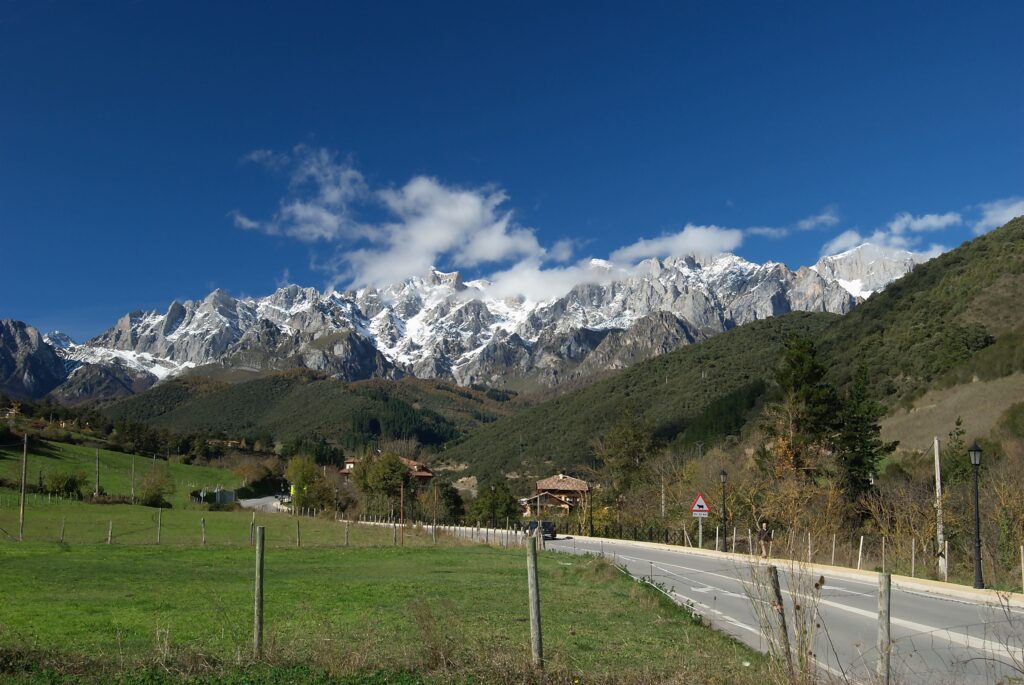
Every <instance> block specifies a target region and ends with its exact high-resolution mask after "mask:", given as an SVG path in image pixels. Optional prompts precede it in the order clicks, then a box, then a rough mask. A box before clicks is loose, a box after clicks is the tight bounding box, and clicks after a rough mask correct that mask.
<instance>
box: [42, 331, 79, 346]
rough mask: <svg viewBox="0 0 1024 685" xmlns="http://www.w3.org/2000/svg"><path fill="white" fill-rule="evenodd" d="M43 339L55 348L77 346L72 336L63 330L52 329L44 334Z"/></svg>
mask: <svg viewBox="0 0 1024 685" xmlns="http://www.w3.org/2000/svg"><path fill="white" fill-rule="evenodd" d="M43 341H44V342H46V344H47V345H49V346H50V347H52V348H53V349H55V350H66V349H68V348H69V347H74V346H75V344H76V343H75V341H74V340H72V339H71V336H70V335H68V334H67V333H63V332H61V331H51V332H49V333H47V334H46V335H44V336H43Z"/></svg>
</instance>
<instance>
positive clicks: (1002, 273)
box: [445, 218, 1024, 477]
mask: <svg viewBox="0 0 1024 685" xmlns="http://www.w3.org/2000/svg"><path fill="white" fill-rule="evenodd" d="M1021 297H1024V218H1021V219H1015V220H1014V221H1011V222H1010V223H1008V224H1007V225H1005V226H1003V227H1002V228H1000V229H997V230H996V231H993V232H992V233H990V234H988V235H984V236H981V237H979V238H977V239H975V240H973V241H971V242H969V243H965V244H964V245H963V246H961V247H960V248H958V249H956V250H953V251H951V252H949V253H946V254H944V255H941V256H940V257H938V258H936V259H934V260H932V261H930V262H928V263H926V264H923V265H920V266H918V267H917V268H915V269H914V271H912V272H911V273H910V274H908V275H907V276H906V277H904V278H902V279H900V280H899V281H896V282H895V283H893V284H892V285H890V286H889V287H888V288H887V289H886V290H885V291H883V292H882V293H879V294H877V295H874V296H872V297H871V298H869V299H868V301H867V302H865V303H863V304H862V305H860V306H859V307H857V308H856V309H855V310H854V311H853V312H851V313H850V314H847V315H846V316H843V317H839V316H834V315H828V314H806V313H791V314H786V315H784V316H780V317H776V318H774V319H768V320H765V321H760V322H755V323H752V324H748V325H745V326H741V327H739V328H737V329H734V330H731V331H728V332H726V333H723V334H721V335H719V336H717V337H715V338H712V339H711V340H709V341H706V342H703V343H700V344H698V345H693V346H690V347H685V348H680V349H677V350H675V351H673V352H671V353H669V354H666V355H664V356H662V357H658V358H655V359H652V360H649V361H646V362H643V363H640V364H638V365H636V366H634V367H632V368H630V369H628V370H626V371H624V372H622V373H620V374H618V375H616V376H614V377H611V378H608V379H605V380H603V381H599V382H597V383H594V384H593V385H591V386H589V387H586V388H583V389H580V390H577V391H574V392H572V393H570V394H567V395H565V396H562V397H559V398H556V399H553V400H549V401H547V402H544V403H542V404H539V405H537V406H535V407H532V408H530V409H528V410H526V411H523V412H521V413H520V414H517V415H515V416H512V417H508V418H505V419H502V420H500V421H498V422H496V423H493V424H490V425H486V426H483V427H481V428H479V429H477V430H476V431H474V432H473V433H472V434H471V435H470V436H468V438H466V439H465V440H463V441H462V442H461V443H460V444H458V445H456V446H454V447H450V448H449V449H448V450H447V452H446V455H445V456H446V457H449V458H450V459H451V460H452V461H453V462H461V463H467V464H470V465H471V467H470V468H471V470H472V471H473V472H474V473H475V474H477V475H484V476H485V477H486V476H491V477H498V476H501V475H503V474H507V473H516V474H520V475H530V476H534V475H542V474H547V473H550V472H551V471H554V470H580V468H581V467H583V466H587V465H591V464H592V463H593V459H594V456H593V449H592V444H593V442H594V440H595V438H598V437H600V436H601V435H603V434H604V433H606V432H607V430H608V429H609V428H611V427H612V426H613V425H614V424H615V423H616V422H618V421H619V420H620V419H621V418H622V417H623V416H625V415H630V414H632V415H634V416H635V417H636V418H638V419H640V420H641V421H642V422H646V423H647V424H649V426H650V428H651V430H652V433H653V435H654V437H655V438H656V439H657V440H659V441H661V442H663V443H669V444H670V445H674V446H675V447H676V448H677V449H681V448H685V449H692V447H693V446H694V445H695V444H696V442H697V441H701V442H704V443H705V446H708V445H710V444H712V443H714V442H719V441H721V440H722V439H723V438H725V437H726V436H728V435H738V434H739V433H740V432H741V431H742V429H743V427H744V425H745V424H746V423H747V421H748V419H749V418H751V417H752V416H754V415H755V414H756V412H751V411H750V410H751V409H753V408H754V407H755V406H756V404H757V402H758V398H759V397H760V395H761V393H763V392H765V391H766V390H768V391H770V386H769V385H768V384H766V382H767V380H768V379H769V378H770V376H771V373H772V371H773V369H774V367H775V366H776V364H777V360H778V350H779V345H780V343H781V342H782V341H783V340H784V339H785V338H786V337H787V336H790V335H797V336H802V337H807V338H809V339H811V340H813V341H815V343H816V345H817V347H818V352H819V356H820V360H821V363H822V364H823V366H824V367H825V368H826V369H827V370H828V376H829V378H830V380H831V381H832V382H833V383H835V384H836V385H837V386H838V387H840V388H844V387H846V386H847V385H848V384H849V382H850V379H851V378H852V376H853V374H854V372H855V370H856V369H857V368H858V367H860V366H862V365H863V366H865V367H866V368H867V369H868V377H869V379H870V383H871V392H872V395H873V396H874V397H875V398H876V399H879V400H882V401H884V402H886V403H887V404H889V405H890V406H894V405H896V404H898V403H900V402H902V403H905V404H906V403H910V402H912V401H913V399H914V398H915V397H917V396H919V395H920V394H921V393H923V392H925V391H926V390H927V389H928V388H930V387H932V386H945V387H948V386H950V385H955V384H956V383H959V382H965V381H970V380H973V379H974V378H981V379H994V378H1001V377H1004V376H1007V375H1009V374H1011V373H1013V372H1015V371H1021V370H1024V345H1022V341H1024V307H1022V306H1021V305H1020V302H1021ZM1004 410H1005V407H996V408H995V411H996V416H999V415H1000V414H1001V413H1002V412H1003V411H1004Z"/></svg>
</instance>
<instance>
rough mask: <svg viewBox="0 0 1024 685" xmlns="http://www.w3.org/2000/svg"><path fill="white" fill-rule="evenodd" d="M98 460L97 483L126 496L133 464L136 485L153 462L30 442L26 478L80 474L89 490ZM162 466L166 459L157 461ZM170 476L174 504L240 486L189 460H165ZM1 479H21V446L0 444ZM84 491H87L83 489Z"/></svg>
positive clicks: (225, 475) (78, 447) (231, 478)
mask: <svg viewBox="0 0 1024 685" xmlns="http://www.w3.org/2000/svg"><path fill="white" fill-rule="evenodd" d="M97 456H99V462H100V486H101V487H102V488H103V490H104V491H105V492H106V493H107V494H108V495H123V496H128V495H130V494H131V491H132V470H133V464H134V471H135V486H136V488H138V487H139V484H140V482H141V480H142V478H143V477H144V475H145V474H146V471H147V470H148V469H149V468H150V467H151V466H152V464H153V463H154V462H153V460H152V459H150V458H149V457H142V456H139V457H134V456H132V455H131V454H125V453H123V452H115V451H113V450H105V449H97V448H94V447H87V446H84V445H72V444H69V443H60V442H47V441H39V442H33V447H32V449H31V450H29V454H28V479H29V482H31V483H33V484H38V483H39V482H45V481H46V479H47V477H48V476H49V475H51V474H56V473H61V474H76V473H78V474H82V475H84V476H85V482H86V484H87V487H86V488H85V490H87V491H88V492H90V493H91V492H92V489H91V488H92V487H94V485H95V482H96V481H95V474H96V457H97ZM155 463H158V464H159V465H161V467H162V466H163V464H165V463H166V462H164V461H162V460H160V461H158V462H155ZM167 468H168V470H169V473H170V477H171V479H172V480H173V482H174V492H173V493H172V494H170V495H169V496H168V498H167V499H168V501H170V502H171V504H173V505H174V507H175V508H180V507H182V506H185V505H186V504H187V503H188V494H189V492H191V491H192V490H197V489H201V488H209V489H212V488H215V487H217V486H218V485H219V486H221V487H223V488H227V489H235V488H238V487H241V485H242V479H241V478H240V477H239V476H236V475H235V474H233V473H232V472H231V471H228V470H227V469H221V468H216V467H212V466H193V465H190V464H175V463H169V464H167ZM0 480H4V481H7V482H9V483H18V482H19V481H20V480H21V449H20V448H18V447H4V448H0ZM83 494H88V493H85V492H83Z"/></svg>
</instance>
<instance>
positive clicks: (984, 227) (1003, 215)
mask: <svg viewBox="0 0 1024 685" xmlns="http://www.w3.org/2000/svg"><path fill="white" fill-rule="evenodd" d="M978 209H980V210H981V218H980V219H978V221H977V222H976V223H975V224H974V226H973V227H972V230H973V231H974V233H975V235H981V234H982V233H988V232H989V231H991V230H992V229H993V228H999V227H1000V226H1002V225H1003V224H1005V223H1007V222H1008V221H1010V220H1011V219H1015V218H1017V217H1018V216H1024V197H1007V198H1003V199H1002V200H995V201H993V202H984V203H982V204H980V205H978Z"/></svg>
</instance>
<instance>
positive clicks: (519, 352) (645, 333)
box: [35, 246, 921, 401]
mask: <svg viewBox="0 0 1024 685" xmlns="http://www.w3.org/2000/svg"><path fill="white" fill-rule="evenodd" d="M887 254H888V252H887V251H884V250H881V249H880V248H875V247H873V246H862V247H861V248H858V249H857V250H852V251H850V252H848V253H844V255H839V256H837V257H834V258H823V259H822V260H821V261H819V262H818V263H817V264H816V265H815V266H814V267H810V268H807V267H802V268H800V269H798V270H796V271H792V270H790V269H789V268H787V267H786V266H785V265H784V264H780V263H776V262H768V263H765V264H754V263H751V262H748V261H746V260H744V259H742V258H740V257H737V256H735V255H731V254H722V255H714V256H705V257H701V256H687V257H679V258H670V259H650V260H647V261H645V262H642V263H640V264H639V265H637V266H636V267H635V268H633V269H630V270H619V269H616V268H615V267H613V266H612V265H610V264H608V263H607V262H602V261H600V260H595V261H594V262H593V264H592V267H591V270H592V278H591V279H588V280H590V281H591V282H588V283H582V284H580V285H577V286H576V287H574V288H573V289H572V290H570V291H569V292H568V293H566V294H565V295H563V296H561V297H557V298H553V299H551V300H547V301H542V302H536V301H530V300H527V299H524V298H522V297H518V298H499V297H496V296H494V295H492V294H491V284H490V283H488V282H487V281H484V280H477V281H467V282H464V281H463V280H462V278H461V276H460V275H459V274H458V273H443V272H440V271H436V270H431V271H430V272H429V273H427V274H425V275H424V276H423V277H420V278H411V279H408V280H405V281H402V282H399V283H395V284H392V285H390V286H387V287H384V288H363V289H359V290H354V291H346V292H329V293H322V292H320V291H318V290H316V289H313V288H300V287H298V286H295V285H291V286H287V287H284V288H281V289H279V290H277V291H276V292H274V293H273V294H271V295H269V296H267V297H264V298H235V297H232V296H231V295H230V294H228V293H227V292H225V291H223V290H219V289H218V290H214V291H213V292H212V293H210V294H209V295H208V296H207V297H206V298H204V299H202V300H198V301H187V302H173V303H171V305H170V306H169V307H168V309H167V311H166V312H158V311H151V312H142V311H134V312H130V313H129V314H126V315H125V316H123V317H122V318H121V319H120V320H118V322H117V323H116V324H115V325H114V326H112V327H111V328H110V329H109V330H107V331H106V332H104V333H103V334H102V335H100V336H97V337H96V338H94V339H92V340H90V341H88V342H86V343H84V344H80V345H79V344H74V343H73V341H71V340H70V339H69V338H67V336H63V335H62V334H58V333H54V334H51V335H50V338H49V341H50V344H46V343H45V342H43V341H42V340H41V339H40V342H41V344H43V345H44V346H45V347H46V348H48V349H49V350H50V351H51V352H52V353H54V355H59V358H63V360H65V362H66V365H67V371H68V372H69V373H70V376H69V377H68V378H67V381H66V384H70V385H69V387H64V388H61V389H60V390H59V391H58V392H56V393H55V396H57V397H60V398H62V399H65V400H68V401H76V400H81V399H85V398H88V397H89V396H90V394H93V395H96V396H99V397H102V398H104V399H107V398H109V397H111V396H117V395H118V394H130V393H131V392H136V391H138V389H141V388H145V387H148V386H149V385H151V384H152V383H154V382H158V381H159V380H162V379H164V378H167V377H169V376H173V375H177V374H180V373H183V372H185V371H188V370H189V369H193V368H197V367H205V366H210V365H214V366H217V367H223V368H227V369H243V370H248V371H263V370H276V369H285V368H294V367H301V368H310V369H316V370H321V371H324V372H326V373H329V374H331V375H333V376H335V377H338V378H342V379H349V380H354V379H362V378H397V377H400V376H402V375H407V374H409V375H414V376H417V377H422V378H442V379H447V380H452V381H455V382H457V383H460V384H471V383H484V384H487V385H492V386H512V387H531V386H534V387H535V386H537V385H540V386H556V385H558V384H560V383H563V382H565V381H567V380H570V379H579V378H585V377H587V376H590V375H593V374H596V373H599V372H601V371H607V370H611V369H617V368H623V367H625V366H628V365H629V364H631V363H633V362H635V361H639V360H641V359H645V358H648V357H650V356H654V355H657V354H663V353H665V352H668V351H670V350H672V349H674V348H676V347H678V346H680V345H686V344H692V343H694V342H698V341H700V340H702V339H705V338H707V337H708V336H712V335H715V334H717V333H721V332H723V331H725V330H728V329H730V328H733V327H735V326H739V325H742V324H744V323H748V322H750V321H755V320H758V319H763V318H766V317H770V316H776V315H779V314H783V313H786V312H789V311H796V310H798V311H821V312H834V313H839V314H844V313H846V312H848V311H850V309H852V308H853V307H854V306H855V305H856V303H857V301H858V299H857V297H856V296H855V294H853V293H852V292H851V289H852V290H855V291H856V292H860V291H861V290H863V289H864V288H868V289H869V290H876V289H877V288H878V287H881V285H884V283H888V282H889V281H891V280H893V279H894V278H897V277H899V276H902V275H903V274H904V273H906V272H907V271H909V270H910V269H911V268H912V267H913V265H914V264H915V263H917V261H921V260H920V259H919V256H914V259H907V258H906V254H909V253H895V254H894V256H893V258H892V259H889V258H888V257H887V256H886V255H887ZM855 281H856V283H854V282H855ZM851 284H852V286H851ZM45 385H46V384H45V383H44V384H43V385H39V386H35V387H37V389H38V388H42V387H44V386H45ZM52 389H53V388H52V387H51V388H48V389H46V390H45V391H44V392H49V391H50V390H52Z"/></svg>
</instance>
